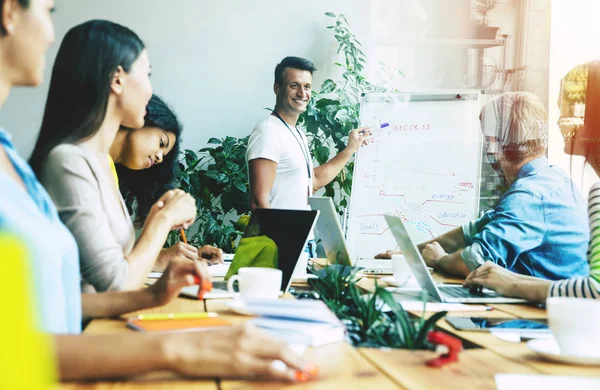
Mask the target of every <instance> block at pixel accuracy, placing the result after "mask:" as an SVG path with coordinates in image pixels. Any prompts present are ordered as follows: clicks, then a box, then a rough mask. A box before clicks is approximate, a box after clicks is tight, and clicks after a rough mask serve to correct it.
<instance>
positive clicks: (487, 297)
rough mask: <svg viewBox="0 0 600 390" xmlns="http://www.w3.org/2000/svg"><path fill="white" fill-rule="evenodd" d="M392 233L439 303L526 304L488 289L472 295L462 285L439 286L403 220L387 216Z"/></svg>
mask: <svg viewBox="0 0 600 390" xmlns="http://www.w3.org/2000/svg"><path fill="white" fill-rule="evenodd" d="M384 218H385V221H386V222H387V224H388V226H389V228H390V231H391V232H392V234H393V235H394V238H395V239H396V242H397V243H398V245H399V246H400V249H402V254H403V255H404V258H405V259H406V262H407V263H408V266H409V267H410V270H411V271H412V273H413V275H414V276H415V279H416V280H417V283H418V284H419V286H420V287H421V288H422V289H423V290H425V291H427V292H428V293H429V295H430V296H431V297H432V298H433V299H434V300H437V301H439V302H447V303H457V302H460V303H522V302H526V301H525V300H523V299H517V298H508V297H504V296H502V295H500V294H497V293H496V292H494V291H492V290H488V289H483V291H482V292H481V293H478V294H472V293H470V292H469V290H468V289H466V288H464V287H462V286H461V285H437V284H436V283H435V282H434V280H433V278H432V277H431V275H430V274H429V272H428V271H427V265H426V264H425V260H423V257H422V256H421V253H420V252H419V250H418V249H417V247H416V245H415V244H414V243H413V241H412V240H411V238H410V236H409V235H408V232H407V231H406V227H405V226H404V223H403V222H402V218H400V217H397V216H393V215H385V216H384Z"/></svg>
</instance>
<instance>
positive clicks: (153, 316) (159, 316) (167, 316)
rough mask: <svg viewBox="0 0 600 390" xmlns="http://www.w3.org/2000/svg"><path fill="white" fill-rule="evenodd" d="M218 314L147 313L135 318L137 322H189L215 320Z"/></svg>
mask: <svg viewBox="0 0 600 390" xmlns="http://www.w3.org/2000/svg"><path fill="white" fill-rule="evenodd" d="M218 316H219V314H217V313H212V312H207V313H149V314H140V315H138V316H136V319H138V320H142V321H143V320H148V321H154V320H191V319H198V318H215V317H218Z"/></svg>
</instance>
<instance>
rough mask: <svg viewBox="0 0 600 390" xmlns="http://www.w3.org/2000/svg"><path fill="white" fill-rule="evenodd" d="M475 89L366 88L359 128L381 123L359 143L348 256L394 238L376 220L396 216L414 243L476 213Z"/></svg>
mask: <svg viewBox="0 0 600 390" xmlns="http://www.w3.org/2000/svg"><path fill="white" fill-rule="evenodd" d="M482 101H483V100H482V96H481V94H480V93H479V92H468V93H427V94H426V93H397V94H367V95H365V96H364V97H363V100H362V102H361V111H360V121H361V123H362V126H374V125H377V124H379V123H383V122H388V123H389V126H388V127H386V128H383V129H378V130H375V131H374V132H373V134H372V136H371V138H370V142H369V145H367V146H363V147H361V148H360V149H359V151H358V153H357V156H356V161H355V165H354V176H353V182H352V193H351V198H350V209H349V219H348V231H347V241H348V250H349V251H350V256H351V257H352V259H354V260H357V259H359V258H372V257H373V256H374V255H375V254H377V253H379V252H382V251H385V250H387V249H397V244H396V242H395V240H394V238H393V236H392V234H391V233H390V231H389V230H388V227H387V224H386V223H385V220H384V219H383V216H384V215H386V214H392V215H397V216H400V217H402V219H403V221H404V223H405V226H406V228H407V230H408V232H409V235H410V236H411V238H412V239H413V241H414V242H415V243H421V242H423V241H427V240H431V239H432V238H434V237H437V236H439V235H441V234H443V233H445V232H447V231H448V230H451V229H454V228H456V227H458V226H461V225H462V224H463V223H466V222H468V221H471V220H473V219H475V218H476V217H477V214H478V209H479V179H480V167H481V139H482V133H481V130H480V129H481V128H480V123H479V113H480V111H481V108H482Z"/></svg>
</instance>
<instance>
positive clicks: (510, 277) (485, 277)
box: [463, 261, 521, 297]
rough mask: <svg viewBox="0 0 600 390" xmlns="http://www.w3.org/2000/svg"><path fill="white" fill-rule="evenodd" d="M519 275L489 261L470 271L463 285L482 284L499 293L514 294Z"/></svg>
mask: <svg viewBox="0 0 600 390" xmlns="http://www.w3.org/2000/svg"><path fill="white" fill-rule="evenodd" d="M520 279H521V275H519V274H516V273H514V272H512V271H509V270H507V269H506V268H503V267H500V266H499V265H498V264H496V263H493V262H491V261H486V262H485V264H483V265H482V266H480V267H479V268H477V269H476V270H475V271H473V272H471V273H470V274H469V275H468V276H467V278H466V279H465V282H464V284H463V285H464V286H465V287H473V286H483V287H485V288H489V289H490V290H494V291H496V292H497V293H498V294H500V295H504V296H508V297H510V296H515V294H516V292H515V286H516V285H517V284H518V283H519V281H520Z"/></svg>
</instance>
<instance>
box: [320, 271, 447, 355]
mask: <svg viewBox="0 0 600 390" xmlns="http://www.w3.org/2000/svg"><path fill="white" fill-rule="evenodd" d="M359 269H360V268H356V267H349V266H343V265H339V264H334V265H330V266H328V267H326V268H324V269H322V270H320V271H318V272H317V276H318V279H309V283H310V285H311V286H312V287H313V288H314V289H315V290H316V292H317V293H318V294H319V296H320V299H322V300H323V301H324V302H325V304H326V305H327V306H328V307H329V309H331V310H332V311H333V312H334V313H335V315H336V316H337V317H338V318H339V319H340V320H341V321H342V322H344V324H345V325H346V328H347V330H348V334H349V338H350V340H351V341H352V344H353V345H354V346H357V347H389V348H405V349H427V348H428V347H429V346H428V344H427V341H426V339H427V334H428V333H429V331H430V330H431V329H432V328H433V327H434V326H435V323H436V322H437V321H438V320H439V319H440V318H442V317H444V316H445V315H446V313H447V312H439V313H436V314H434V315H433V316H431V317H430V318H429V319H427V320H425V319H424V316H421V318H420V319H416V320H415V319H411V318H410V316H409V315H408V314H407V313H406V311H404V309H403V308H402V306H401V305H400V304H399V303H398V302H396V301H395V300H394V297H393V295H392V293H391V292H389V291H387V290H386V289H384V288H382V287H380V286H378V285H377V284H376V285H375V291H374V292H373V293H372V294H368V295H366V296H365V295H363V294H361V291H360V289H359V287H358V286H357V282H358V281H359V280H360V279H359V278H357V276H356V273H357V271H358V270H359ZM423 301H424V302H423V314H424V312H425V305H426V301H427V297H426V296H423ZM384 304H386V305H387V306H389V308H390V309H391V311H390V312H383V311H382V306H383V305H384Z"/></svg>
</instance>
